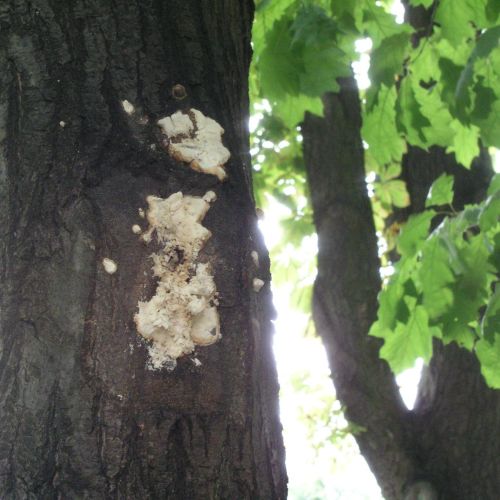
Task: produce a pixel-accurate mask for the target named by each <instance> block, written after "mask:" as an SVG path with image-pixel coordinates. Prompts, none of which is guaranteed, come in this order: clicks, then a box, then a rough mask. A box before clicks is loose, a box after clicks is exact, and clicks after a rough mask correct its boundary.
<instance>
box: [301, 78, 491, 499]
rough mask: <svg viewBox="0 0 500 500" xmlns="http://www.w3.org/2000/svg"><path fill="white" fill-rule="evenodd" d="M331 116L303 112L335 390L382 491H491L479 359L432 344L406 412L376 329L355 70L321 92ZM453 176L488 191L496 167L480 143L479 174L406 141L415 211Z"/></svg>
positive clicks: (320, 295) (470, 197) (463, 190)
mask: <svg viewBox="0 0 500 500" xmlns="http://www.w3.org/2000/svg"><path fill="white" fill-rule="evenodd" d="M324 109H325V116H324V118H319V117H315V116H313V115H308V116H306V120H305V123H304V125H303V136H304V156H305V162H306V166H307V170H308V176H309V185H310V190H311V198H312V203H313V209H314V214H315V215H314V218H315V224H316V229H317V232H318V244H319V253H318V276H317V279H316V283H315V291H314V319H315V322H316V326H317V330H318V332H319V333H320V335H321V337H322V338H323V341H324V343H325V346H326V350H327V354H328V357H329V361H330V366H331V369H332V375H333V379H334V383H335V387H336V390H337V395H338V397H339V399H340V400H341V401H342V403H343V404H345V405H346V407H347V417H348V418H349V419H351V420H353V421H354V422H355V423H356V424H359V425H361V426H363V427H364V428H365V429H366V430H365V432H361V433H359V434H358V435H356V439H357V441H358V443H359V446H360V449H361V452H362V453H363V455H364V456H365V458H366V459H367V461H368V463H369V465H370V467H371V468H372V470H373V472H374V474H375V476H376V477H377V480H378V482H379V484H380V486H381V488H382V492H383V494H384V496H385V498H387V499H394V500H400V499H405V500H409V499H423V500H434V499H440V500H470V499H476V498H477V499H483V498H484V499H485V500H489V499H495V498H497V497H498V491H499V489H500V464H499V463H498V460H497V458H496V457H497V454H498V449H499V446H500V436H499V435H498V433H497V432H495V429H496V428H498V426H499V425H500V394H499V393H498V391H493V390H490V389H488V388H487V387H486V385H485V383H484V380H483V378H482V377H481V375H480V371H479V367H478V364H477V361H476V359H475V358H474V357H473V356H472V355H471V354H470V353H468V352H466V351H465V350H463V349H460V348H458V347H456V346H454V345H450V346H447V347H445V348H443V347H440V346H438V345H436V349H435V355H434V357H433V359H432V362H431V365H430V367H429V369H428V370H426V371H425V376H424V378H423V381H422V383H421V386H420V391H419V397H418V400H417V403H416V405H415V408H414V410H413V411H408V410H406V409H405V408H404V407H403V405H402V403H401V400H400V399H399V394H398V390H397V387H396V385H395V383H394V378H393V376H392V375H391V374H390V373H389V370H388V367H387V365H386V363H385V361H382V360H380V359H379V358H378V355H377V351H378V345H377V343H376V340H375V339H371V338H369V337H368V336H367V333H368V330H369V327H370V325H371V323H372V322H373V321H374V319H375V317H376V307H377V305H376V295H377V292H378V290H379V287H380V280H379V277H378V258H377V243H376V237H375V233H374V227H373V222H372V214H371V208H370V204H369V200H368V196H367V193H366V187H365V181H364V176H365V173H364V161H363V150H362V144H361V138H360V125H361V120H360V107H359V97H358V92H357V89H356V85H355V83H354V81H353V80H346V81H343V82H342V90H341V92H340V93H339V94H337V95H327V96H325V98H324ZM443 171H446V172H449V173H453V174H455V176H456V178H457V184H458V190H457V192H456V198H455V204H456V205H457V206H460V205H463V204H464V203H471V202H474V201H477V200H478V199H480V198H481V196H482V195H484V190H485V187H486V186H487V183H488V180H489V176H490V175H491V168H490V164H489V159H488V157H487V155H486V154H485V152H484V151H483V153H482V157H481V158H480V159H478V160H477V161H476V164H475V166H474V168H473V173H472V174H470V173H469V172H465V171H464V169H463V168H462V167H460V166H458V165H457V164H456V163H455V162H454V161H453V158H452V157H451V156H450V155H445V154H444V152H443V151H442V150H439V149H437V148H433V149H432V150H431V151H430V153H426V152H424V151H421V150H418V149H416V148H410V150H409V152H408V154H407V155H406V157H405V159H404V175H405V179H406V181H407V182H408V188H409V192H410V194H411V199H412V208H411V210H412V211H418V210H420V209H421V208H422V207H423V200H424V199H425V195H426V194H427V192H428V189H429V187H430V185H431V183H432V181H433V180H434V179H435V178H436V177H438V176H439V175H440V174H441V173H442V172H443Z"/></svg>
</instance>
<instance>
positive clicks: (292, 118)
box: [273, 95, 323, 128]
mask: <svg viewBox="0 0 500 500" xmlns="http://www.w3.org/2000/svg"><path fill="white" fill-rule="evenodd" d="M273 111H274V112H275V113H276V114H277V115H278V116H279V117H280V118H281V119H282V120H283V121H284V122H285V124H286V125H287V126H288V127H290V128H292V127H294V126H295V125H297V124H298V123H300V122H301V121H303V120H304V113H305V112H306V111H310V112H311V113H314V114H316V115H318V116H322V115H323V103H322V102H321V99H320V98H319V97H308V96H305V95H297V96H292V95H288V96H285V97H283V98H281V99H279V100H278V101H276V102H275V103H273Z"/></svg>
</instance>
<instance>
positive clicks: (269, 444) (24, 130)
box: [0, 0, 286, 499]
mask: <svg viewBox="0 0 500 500" xmlns="http://www.w3.org/2000/svg"><path fill="white" fill-rule="evenodd" d="M252 15H253V6H252V2H251V1H249V0H248V1H246V0H241V1H238V2H235V1H233V0H211V1H209V0H170V1H158V0H145V1H140V2H128V1H125V0H104V1H99V2H97V1H84V0H74V1H66V0H35V1H28V0H16V1H12V2H3V3H2V5H1V6H0V24H1V35H0V36H1V40H2V42H1V44H0V61H1V68H2V72H1V73H0V141H1V142H0V259H1V260H0V273H1V284H2V293H1V302H0V307H1V309H0V421H1V422H2V426H1V427H0V496H1V497H2V498H9V499H10V498H13V499H22V498H26V499H27V498H30V499H52V498H53V499H56V498H60V499H63V498H64V499H70V498H71V499H72V498H88V499H101V498H102V499H104V498H106V499H108V498H117V499H118V498H120V499H122V498H140V499H143V498H152V499H155V498H176V499H177V498H178V499H181V498H182V499H187V498H189V499H208V498H224V499H225V498H227V499H229V498H238V499H240V498H266V499H268V498H269V499H278V498H285V497H286V474H285V471H284V450H283V445H282V439H281V428H280V425H279V420H278V407H277V395H278V386H277V380H276V373H275V368H274V362H273V359H272V353H271V323H270V317H271V315H272V313H273V312H272V307H271V297H270V290H269V286H268V281H269V262H268V258H267V253H266V250H265V249H264V247H263V243H262V241H261V238H260V237H259V234H258V232H257V228H256V219H255V214H254V206H253V199H252V194H251V184H250V161H249V155H248V132H247V125H246V123H247V117H248V102H247V100H248V97H247V94H248V92H247V90H248V89H247V72H248V65H249V60H250V55H251V50H250V29H251V22H252ZM174 85H182V86H183V87H184V89H185V90H186V93H187V97H186V98H184V99H182V98H181V97H182V95H180V94H179V92H177V93H176V92H175V91H174V92H173V94H175V95H173V94H172V89H173V87H174ZM179 88H180V87H177V89H179ZM181 94H182V92H181ZM190 108H194V109H198V110H201V111H202V112H203V113H204V114H205V115H206V116H209V117H211V118H213V119H214V120H216V121H217V122H218V123H220V124H221V125H222V127H223V128H224V129H225V134H224V136H223V142H224V145H225V146H226V147H227V148H228V149H229V150H230V153H231V158H230V160H229V161H228V162H227V164H226V165H225V166H226V170H227V174H228V175H227V180H226V181H225V182H223V183H221V182H220V181H219V180H218V178H217V177H216V176H214V175H208V174H205V173H197V172H195V171H194V170H192V169H191V168H189V166H188V165H186V164H185V163H182V162H179V161H177V160H175V159H174V158H172V157H171V156H170V155H169V154H168V152H167V151H165V149H163V148H162V144H163V145H164V144H165V143H164V139H165V138H164V136H162V135H161V133H160V132H159V129H158V127H157V121H158V119H159V118H162V117H165V116H167V115H171V114H172V113H174V112H176V111H177V110H179V109H181V110H184V112H186V111H187V110H189V109H190ZM184 116H187V115H184ZM209 190H211V191H214V192H215V193H216V195H217V201H215V202H214V203H212V208H211V209H210V210H209V211H208V213H207V215H206V217H205V219H204V222H203V224H204V225H205V226H206V227H207V228H208V229H209V230H210V231H211V233H212V237H211V238H210V240H209V241H208V242H207V244H206V247H205V248H204V249H203V250H202V251H201V253H200V259H203V261H204V262H207V261H208V262H210V264H211V266H212V270H213V275H214V279H215V284H216V286H217V290H218V293H219V298H218V302H219V305H218V307H217V310H218V314H219V316H220V322H221V332H222V339H221V340H220V341H218V342H216V343H213V344H212V345H210V346H206V347H198V348H197V349H196V352H195V353H194V354H193V355H191V356H190V355H187V356H184V357H181V358H179V359H178V360H177V367H176V368H175V369H173V370H168V369H166V368H163V369H160V370H151V369H150V368H149V367H148V349H147V348H148V344H147V342H146V341H144V339H143V338H142V337H141V336H140V335H138V333H137V328H136V323H135V322H134V315H135V314H136V313H137V311H138V304H139V302H140V301H143V302H144V301H148V300H149V299H150V298H151V297H152V295H153V294H154V292H155V288H156V286H157V279H156V278H155V276H153V273H152V271H151V267H152V261H151V259H149V256H150V254H151V253H152V252H153V250H154V248H153V246H154V245H146V244H145V243H144V242H143V241H141V239H140V238H139V237H138V235H137V234H134V232H133V231H132V229H131V228H132V226H133V225H135V224H137V225H139V226H142V229H146V226H147V222H146V221H145V220H143V219H141V218H140V217H139V214H138V209H143V210H146V209H147V202H146V197H147V196H150V195H154V196H157V197H161V198H167V197H168V196H169V195H171V194H172V193H175V192H179V191H182V193H184V194H187V195H196V196H203V195H204V194H205V193H206V192H207V191H209ZM254 250H256V251H257V252H258V253H259V254H260V263H259V266H260V267H259V266H256V264H255V259H252V257H251V252H252V251H254ZM104 258H108V259H112V260H113V261H114V262H115V263H116V264H117V266H118V267H117V271H116V272H115V273H114V274H108V273H107V272H106V270H105V268H104V266H103V265H102V262H103V259H104ZM111 270H112V269H111ZM254 278H260V279H262V280H263V281H265V282H266V285H265V286H264V288H263V289H262V291H260V293H256V291H255V290H254V287H252V281H253V279H254ZM170 319H171V318H170ZM194 355H195V356H196V359H195V358H194V357H193V356H194ZM200 362H201V365H200Z"/></svg>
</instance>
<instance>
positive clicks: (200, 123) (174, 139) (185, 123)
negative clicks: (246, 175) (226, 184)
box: [158, 109, 231, 181]
mask: <svg viewBox="0 0 500 500" xmlns="http://www.w3.org/2000/svg"><path fill="white" fill-rule="evenodd" d="M158 126H159V127H160V128H161V130H162V132H163V134H165V135H166V136H167V137H168V139H169V144H168V153H169V154H170V156H171V157H172V158H174V159H176V160H177V161H182V162H185V163H188V164H189V166H190V167H191V168H192V169H193V170H197V171H198V172H202V173H204V174H211V175H215V176H216V177H218V179H219V180H220V181H222V180H224V179H225V178H226V175H227V174H226V171H225V169H224V165H225V164H226V162H227V161H228V160H229V158H230V157H231V153H230V152H229V150H228V149H227V148H226V147H225V146H224V145H223V144H222V134H223V133H224V129H223V128H222V127H221V126H220V125H219V124H218V123H217V122H216V121H215V120H213V119H212V118H209V117H207V116H205V115H204V114H203V113H202V112H201V111H199V110H197V109H190V110H188V111H187V112H182V111H177V112H176V113H174V114H173V115H170V116H166V117H164V118H162V119H161V120H158Z"/></svg>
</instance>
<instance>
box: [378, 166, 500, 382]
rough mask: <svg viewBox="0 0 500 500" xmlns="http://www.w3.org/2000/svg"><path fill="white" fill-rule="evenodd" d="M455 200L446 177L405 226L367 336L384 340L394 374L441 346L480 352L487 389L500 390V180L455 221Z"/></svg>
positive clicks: (385, 354)
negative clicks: (396, 258) (397, 255)
mask: <svg viewBox="0 0 500 500" xmlns="http://www.w3.org/2000/svg"><path fill="white" fill-rule="evenodd" d="M452 199H453V178H452V177H451V176H448V175H446V174H443V175H442V176H441V177H439V178H438V179H437V180H436V181H435V182H434V184H433V185H432V187H431V190H430V192H429V195H428V198H427V203H426V206H427V207H428V208H427V209H426V210H425V211H423V212H422V213H419V214H417V215H413V216H411V217H410V218H409V219H408V222H407V223H406V224H405V225H404V227H403V229H402V231H401V234H400V236H399V238H398V241H397V249H398V252H399V253H400V255H401V259H400V260H399V261H398V262H397V264H395V266H394V274H393V276H392V277H391V279H390V280H389V283H388V284H387V285H386V286H385V288H384V289H383V291H382V292H381V294H380V297H379V304H380V305H379V311H378V319H377V321H376V322H375V323H374V324H373V326H372V328H371V331H370V334H371V335H373V336H376V337H380V338H382V339H383V340H384V345H383V347H382V349H381V357H382V358H383V359H386V360H387V362H388V363H389V365H390V366H391V368H392V369H393V370H394V371H395V372H396V373H398V372H401V371H402V370H404V369H406V368H410V367H411V366H413V365H414V362H415V360H416V359H417V358H423V360H424V361H425V362H429V360H430V358H431V356H432V349H433V339H435V338H436V339H440V340H441V341H442V342H443V343H445V344H448V343H450V342H456V343H457V344H458V345H460V346H462V347H464V348H466V349H468V350H470V351H473V352H475V354H476V355H477V357H478V359H479V362H480V364H481V370H482V373H483V375H484V377H485V379H486V382H487V383H488V385H490V386H491V387H494V388H500V371H499V370H498V367H499V366H500V285H499V279H500V175H498V174H497V176H496V177H494V179H493V182H492V184H491V186H490V188H489V191H488V198H487V199H486V200H485V201H484V202H482V203H480V204H477V205H470V206H467V207H466V208H465V209H464V210H463V211H462V212H460V213H454V212H453V208H452V205H451V204H452ZM443 210H446V211H448V213H447V214H446V215H445V217H444V218H443V213H444V212H443ZM436 218H438V219H439V218H443V219H442V221H441V222H440V223H439V225H438V226H437V227H436V229H434V231H432V233H431V234H430V235H429V236H428V234H429V229H430V227H431V224H432V222H433V221H435V220H436Z"/></svg>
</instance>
